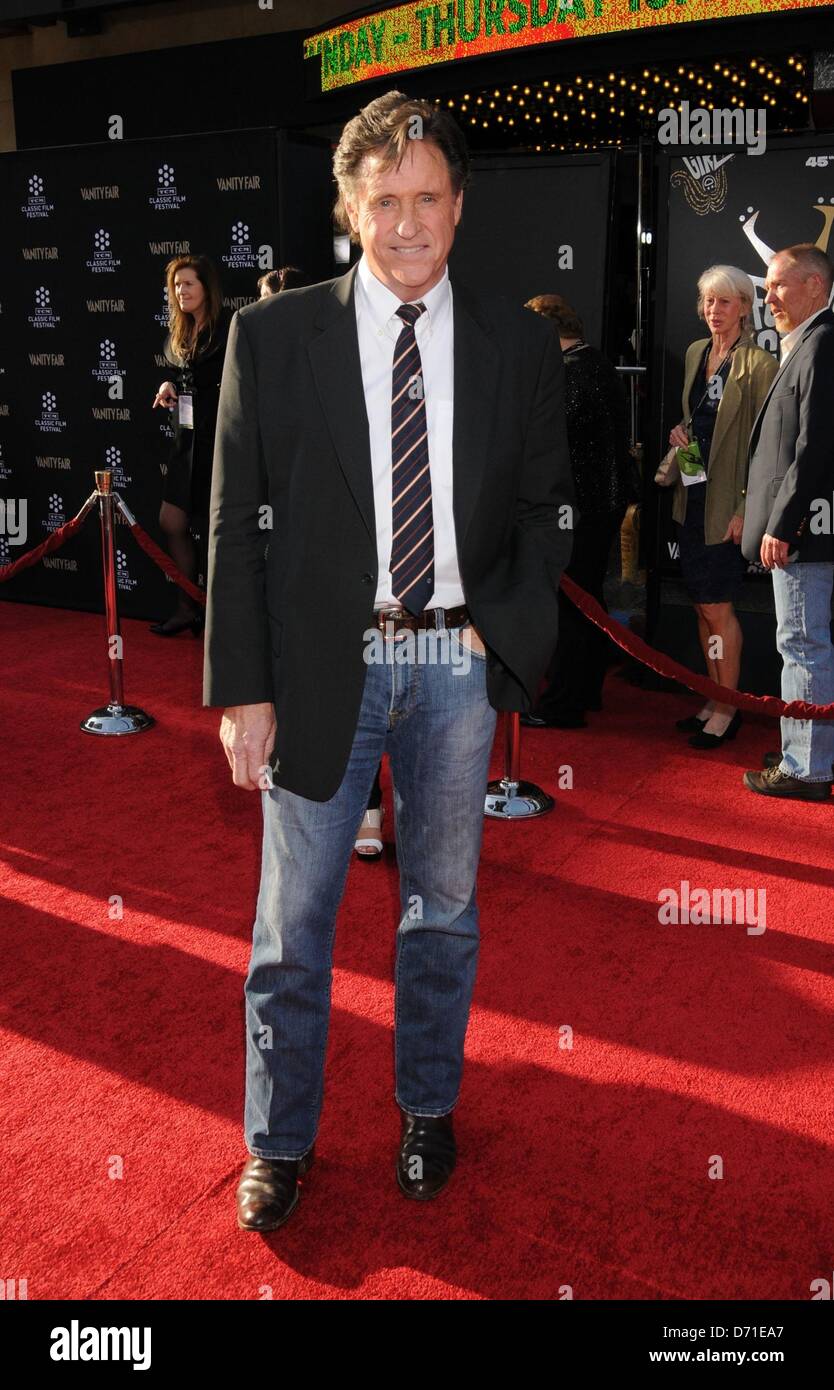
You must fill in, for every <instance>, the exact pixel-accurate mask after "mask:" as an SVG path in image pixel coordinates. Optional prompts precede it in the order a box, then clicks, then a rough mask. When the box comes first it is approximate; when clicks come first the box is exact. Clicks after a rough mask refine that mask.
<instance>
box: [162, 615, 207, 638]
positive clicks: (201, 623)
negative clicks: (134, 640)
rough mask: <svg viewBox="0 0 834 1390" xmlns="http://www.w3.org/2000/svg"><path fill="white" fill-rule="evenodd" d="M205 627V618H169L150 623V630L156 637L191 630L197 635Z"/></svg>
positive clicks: (171, 635) (175, 635) (169, 635)
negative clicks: (160, 621)
mask: <svg viewBox="0 0 834 1390" xmlns="http://www.w3.org/2000/svg"><path fill="white" fill-rule="evenodd" d="M204 627H205V618H202V617H198V618H176V619H175V618H169V619H168V620H167V622H164V623H151V626H150V630H151V632H153V633H155V634H156V636H157V637H178V636H179V634H180V633H181V632H191V633H192V634H193V635H194V636H195V637H199V636H200V634H201V632H202V631H203V628H204Z"/></svg>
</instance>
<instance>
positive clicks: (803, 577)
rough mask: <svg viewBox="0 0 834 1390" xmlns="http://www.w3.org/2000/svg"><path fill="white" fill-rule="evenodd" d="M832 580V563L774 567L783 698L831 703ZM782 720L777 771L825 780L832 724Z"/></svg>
mask: <svg viewBox="0 0 834 1390" xmlns="http://www.w3.org/2000/svg"><path fill="white" fill-rule="evenodd" d="M832 584H834V564H832V563H831V562H829V561H821V562H813V563H809V564H801V563H796V562H795V563H794V564H792V565H788V566H787V567H786V568H785V569H783V570H774V571H773V599H774V603H775V607H776V646H777V648H778V650H779V655H780V656H781V658H782V699H783V700H807V701H809V703H812V704H815V705H828V704H831V703H832V701H834V647H832V645H831V590H832ZM781 724H782V762H781V764H780V769H781V771H782V772H784V773H786V774H787V775H788V776H789V777H798V778H799V779H800V781H802V782H830V781H831V763H832V761H834V724H832V723H831V722H830V721H828V720H822V719H783V720H782V721H781Z"/></svg>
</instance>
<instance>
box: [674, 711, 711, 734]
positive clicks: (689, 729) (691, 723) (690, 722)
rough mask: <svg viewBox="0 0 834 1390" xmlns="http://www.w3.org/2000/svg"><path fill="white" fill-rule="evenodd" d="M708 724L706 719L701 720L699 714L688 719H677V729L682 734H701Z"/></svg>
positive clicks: (691, 715)
mask: <svg viewBox="0 0 834 1390" xmlns="http://www.w3.org/2000/svg"><path fill="white" fill-rule="evenodd" d="M706 723H707V720H706V719H699V718H698V716H697V714H690V715H689V716H688V718H686V719H676V720H675V728H676V729H679V730H680V732H681V733H682V734H699V733H700V732H701V730H702V729H703V727H704V725H705V724H706Z"/></svg>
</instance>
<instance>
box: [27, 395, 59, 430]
mask: <svg viewBox="0 0 834 1390" xmlns="http://www.w3.org/2000/svg"><path fill="white" fill-rule="evenodd" d="M66 427H67V422H66V420H65V419H64V417H63V415H62V414H61V412H60V411H59V409H58V397H57V396H56V395H55V392H54V391H44V392H42V394H41V409H40V414H39V415H36V416H35V429H36V430H40V431H41V433H42V434H60V433H61V432H62V431H63V430H65V429H66Z"/></svg>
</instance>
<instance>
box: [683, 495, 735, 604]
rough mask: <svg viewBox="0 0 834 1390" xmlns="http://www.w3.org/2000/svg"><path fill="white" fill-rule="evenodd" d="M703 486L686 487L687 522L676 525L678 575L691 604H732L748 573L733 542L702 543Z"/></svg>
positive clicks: (704, 497) (704, 500)
mask: <svg viewBox="0 0 834 1390" xmlns="http://www.w3.org/2000/svg"><path fill="white" fill-rule="evenodd" d="M706 491H707V486H706V483H696V484H695V485H694V486H693V487H690V488H687V498H686V520H685V521H684V523H683V526H680V525H678V543H679V545H680V557H681V573H682V575H683V582H684V584H685V585H686V589H687V593H688V594H689V597H690V598H691V599H692V602H693V603H732V601H733V599H734V598H735V597H736V596H737V594H738V590H739V587H740V585H741V581H742V579H743V578H744V574H745V572H746V570H747V561H746V560H745V558H744V556H743V555H742V553H741V546H740V545H736V543H735V541H721V542H720V544H718V545H706V544H705V542H704V509H705V506H706Z"/></svg>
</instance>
